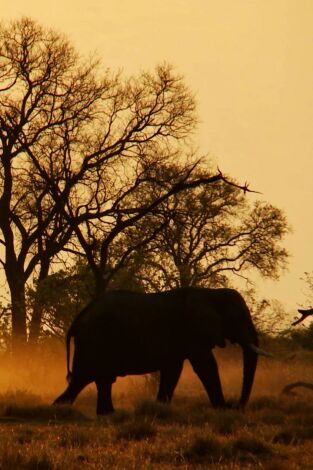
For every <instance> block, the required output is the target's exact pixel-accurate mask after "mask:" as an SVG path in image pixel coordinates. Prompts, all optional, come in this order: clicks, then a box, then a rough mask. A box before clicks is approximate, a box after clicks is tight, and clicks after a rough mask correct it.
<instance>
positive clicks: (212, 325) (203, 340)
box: [187, 306, 226, 350]
mask: <svg viewBox="0 0 313 470" xmlns="http://www.w3.org/2000/svg"><path fill="white" fill-rule="evenodd" d="M187 335H188V338H189V339H190V341H191V343H192V344H193V345H198V346H199V347H200V348H202V347H204V348H205V349H206V350H207V349H208V348H214V346H220V347H222V348H223V347H225V344H226V343H225V335H224V331H223V324H222V319H221V317H220V315H218V313H217V312H216V310H215V309H214V308H213V307H211V306H206V308H205V309H204V308H200V309H199V308H198V309H197V308H196V306H194V308H193V310H192V311H191V312H190V313H189V314H188V321H187Z"/></svg>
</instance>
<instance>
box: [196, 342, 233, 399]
mask: <svg viewBox="0 0 313 470" xmlns="http://www.w3.org/2000/svg"><path fill="white" fill-rule="evenodd" d="M189 360H190V362H191V365H192V367H193V370H194V371H195V373H196V374H197V375H198V377H199V379H200V380H201V382H202V384H203V386H204V388H205V390H206V392H207V394H208V396H209V398H210V401H211V403H212V405H213V407H214V408H224V407H225V406H226V403H225V399H224V395H223V390H222V386H221V381H220V376H219V373H218V367H217V363H216V360H215V357H214V356H213V353H212V351H209V352H208V351H205V352H197V353H193V354H191V356H190V357H189Z"/></svg>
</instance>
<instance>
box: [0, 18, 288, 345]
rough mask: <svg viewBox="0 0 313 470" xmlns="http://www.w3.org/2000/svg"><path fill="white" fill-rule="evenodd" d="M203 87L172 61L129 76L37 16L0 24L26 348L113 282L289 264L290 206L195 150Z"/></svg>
mask: <svg viewBox="0 0 313 470" xmlns="http://www.w3.org/2000/svg"><path fill="white" fill-rule="evenodd" d="M196 124H197V115H196V104H195V99H194V97H193V95H192V93H191V92H190V90H189V89H188V88H187V87H186V85H185V84H184V80H183V78H182V77H181V76H179V75H177V74H176V73H175V72H174V71H173V69H172V68H171V67H170V66H168V65H166V64H164V65H160V66H158V67H156V69H155V71H154V72H153V73H150V72H141V73H139V74H138V75H137V76H133V77H129V78H127V77H126V78H125V77H124V76H123V75H122V74H120V73H114V72H112V71H111V70H108V69H104V68H103V67H102V66H101V63H100V61H99V60H98V59H94V58H87V59H84V58H81V57H80V56H79V55H78V53H77V52H76V51H75V50H74V48H73V47H72V45H71V44H70V43H69V42H68V40H67V39H66V38H65V37H64V36H63V35H62V34H60V33H58V32H55V31H52V30H50V29H45V28H43V27H41V26H40V25H39V24H37V23H36V22H35V21H33V20H32V19H30V18H21V19H19V20H17V21H13V22H11V23H9V24H7V25H5V24H2V25H1V26H0V158H1V161H0V243H1V250H0V263H1V266H2V270H3V273H4V277H5V282H6V285H7V288H8V291H9V297H10V302H9V303H10V304H9V309H8V308H5V309H3V314H2V316H1V317H0V326H2V327H3V328H4V329H5V325H7V324H8V322H9V323H10V325H11V337H12V345H13V349H14V348H18V347H19V346H21V345H25V344H26V343H27V342H28V341H29V342H32V343H35V342H37V341H38V338H39V337H40V335H41V334H42V333H43V332H44V331H50V332H54V333H55V334H61V333H62V332H63V331H64V329H65V328H66V326H67V325H68V323H69V321H70V319H71V317H72V316H73V315H74V313H75V312H76V311H78V310H79V309H80V308H81V307H82V305H84V304H85V303H86V302H87V301H88V300H89V299H90V298H92V297H93V296H94V295H96V294H98V293H100V292H102V291H103V290H105V289H112V288H121V287H122V288H132V289H144V290H148V291H149V290H150V291H155V290H162V289H168V288H173V287H178V286H189V285H194V286H195V285H199V286H220V285H226V284H229V283H231V282H232V281H231V275H235V276H236V275H239V276H245V277H248V276H249V273H250V272H251V271H252V270H256V271H258V272H259V273H260V274H261V275H262V276H264V277H269V278H273V277H278V276H279V273H280V272H281V269H282V268H283V267H284V266H285V264H286V261H287V258H288V253H287V252H286V250H285V249H284V248H283V247H282V245H281V241H282V240H283V238H284V235H285V234H286V232H287V231H288V224H287V221H286V218H285V216H284V214H283V213H282V212H281V211H280V210H279V209H277V208H275V207H273V206H272V205H270V204H268V203H265V202H259V201H258V202H254V203H250V202H249V200H248V198H247V196H245V192H246V190H247V186H246V185H243V186H240V185H238V184H237V183H236V182H234V181H233V180H231V179H230V178H228V177H225V176H224V174H223V173H222V172H221V171H219V170H213V169H212V168H211V165H210V162H208V161H207V159H205V158H200V157H199V156H198V155H197V153H196V152H194V151H193V150H192V145H193V144H192V139H191V137H192V133H193V131H194V129H195V126H196Z"/></svg>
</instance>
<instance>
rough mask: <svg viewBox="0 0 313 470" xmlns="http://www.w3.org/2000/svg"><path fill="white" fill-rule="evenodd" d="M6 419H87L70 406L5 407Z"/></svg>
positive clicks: (4, 414)
mask: <svg viewBox="0 0 313 470" xmlns="http://www.w3.org/2000/svg"><path fill="white" fill-rule="evenodd" d="M3 416H4V417H6V418H16V419H23V420H27V421H87V420H88V418H87V417H86V416H85V415H83V413H81V412H80V411H78V410H77V409H75V408H73V407H71V406H44V405H38V406H19V405H10V406H7V407H6V409H5V410H4V412H3Z"/></svg>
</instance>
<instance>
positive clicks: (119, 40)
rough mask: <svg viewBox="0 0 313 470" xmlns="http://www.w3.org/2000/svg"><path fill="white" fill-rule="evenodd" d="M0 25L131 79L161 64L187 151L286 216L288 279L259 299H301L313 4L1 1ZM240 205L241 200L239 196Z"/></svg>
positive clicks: (309, 212) (310, 156)
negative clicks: (37, 31)
mask: <svg viewBox="0 0 313 470" xmlns="http://www.w3.org/2000/svg"><path fill="white" fill-rule="evenodd" d="M0 11H1V18H2V20H8V19H14V18H17V17H19V16H20V15H22V14H23V15H27V16H30V17H32V18H34V19H36V20H38V21H39V22H40V23H42V24H43V25H46V26H50V27H53V28H56V29H58V30H60V31H62V32H64V33H65V34H66V35H68V37H69V38H70V40H71V41H72V42H73V44H74V46H75V47H76V48H77V49H78V50H80V51H81V52H82V53H83V54H88V53H89V52H92V51H96V52H97V53H98V55H99V56H100V57H101V58H102V61H103V64H104V65H105V66H106V67H110V68H113V69H116V68H118V69H121V68H122V69H124V71H125V72H126V73H133V72H136V71H138V70H142V69H151V68H153V67H154V66H155V65H156V64H157V63H160V62H163V61H167V62H169V63H171V64H173V65H174V66H175V67H176V69H177V71H178V72H179V73H181V74H183V75H184V76H185V78H186V81H187V83H188V84H189V86H190V87H191V89H192V90H193V91H194V92H195V93H196V96H197V100H198V104H199V116H200V119H201V125H200V126H199V136H198V143H199V148H200V150H201V152H202V153H208V154H210V155H212V156H213V157H214V158H215V160H216V161H217V163H218V165H219V167H220V168H221V169H222V170H223V171H225V172H226V173H229V174H230V175H231V176H233V177H235V178H236V179H237V180H238V181H239V182H242V183H244V182H245V181H246V180H247V181H249V182H250V185H251V188H253V189H256V190H258V191H261V192H262V196H261V197H262V198H263V199H264V200H266V201H268V202H270V203H272V204H274V205H276V206H278V207H280V208H282V209H284V210H285V212H286V215H287V217H288V220H289V222H290V224H291V225H292V227H293V233H292V234H291V235H290V236H289V237H288V239H287V242H286V246H287V248H288V249H289V251H290V253H291V255H292V258H291V261H290V266H289V271H288V273H286V274H285V275H284V276H282V277H281V279H280V280H279V281H278V282H277V281H276V282H270V281H266V282H263V281H260V282H259V287H260V289H261V292H262V293H263V294H264V295H266V296H267V297H274V298H278V299H279V300H281V301H282V302H284V303H286V304H287V306H288V307H290V308H292V309H293V308H296V307H297V306H298V305H299V304H303V303H304V302H305V296H304V293H303V290H304V284H303V283H302V282H301V281H300V277H301V276H302V275H303V273H304V272H305V271H313V247H312V241H313V217H312V216H313V209H312V202H313V184H312V183H313V181H312V180H313V27H312V25H313V0H193V1H192V2H191V1H190V0H159V1H158V2H156V1H155V2H153V1H147V0H116V1H114V2H113V1H112V0H110V1H109V0H89V1H88V2H86V1H85V0H84V1H83V0H54V2H44V1H42V0H27V1H26V0H0ZM248 197H249V196H248Z"/></svg>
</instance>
